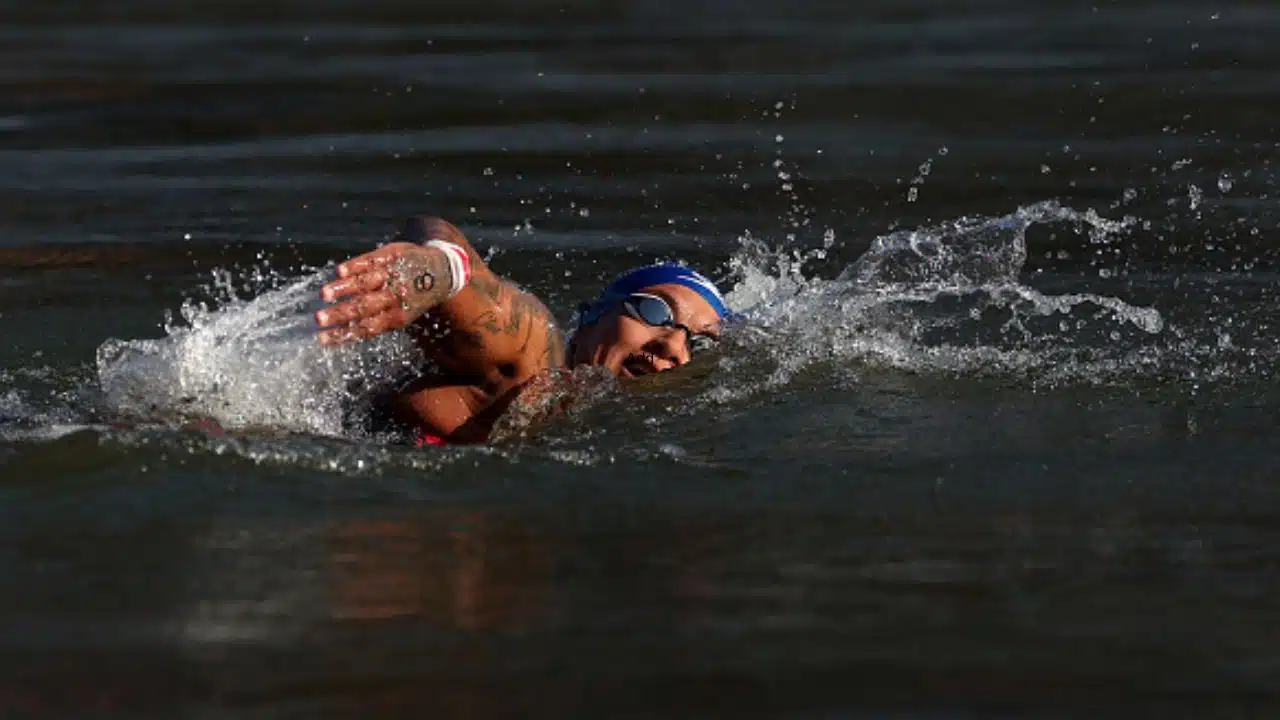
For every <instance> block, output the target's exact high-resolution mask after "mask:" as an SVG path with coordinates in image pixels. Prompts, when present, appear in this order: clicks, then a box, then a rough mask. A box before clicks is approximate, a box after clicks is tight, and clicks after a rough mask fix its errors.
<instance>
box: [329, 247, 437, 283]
mask: <svg viewBox="0 0 1280 720" xmlns="http://www.w3.org/2000/svg"><path fill="white" fill-rule="evenodd" d="M417 248H418V246H417V245H414V244H413V243H407V242H393V243H389V244H387V245H383V246H382V247H380V248H378V249H377V250H371V251H369V252H367V253H365V254H363V255H357V256H355V257H353V258H351V259H350V260H348V261H346V262H344V263H342V264H341V265H338V277H340V278H345V277H351V276H354V275H359V274H361V273H366V272H369V271H370V270H377V269H380V268H385V267H386V266H388V265H390V264H392V263H394V262H395V261H396V260H398V259H400V256H401V255H403V254H404V252H405V250H413V249H417Z"/></svg>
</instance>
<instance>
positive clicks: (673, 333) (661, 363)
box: [645, 328, 689, 371]
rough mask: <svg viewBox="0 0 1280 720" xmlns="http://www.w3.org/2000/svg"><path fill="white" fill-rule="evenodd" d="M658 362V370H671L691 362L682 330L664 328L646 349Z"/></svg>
mask: <svg viewBox="0 0 1280 720" xmlns="http://www.w3.org/2000/svg"><path fill="white" fill-rule="evenodd" d="M645 349H646V350H648V351H649V352H650V353H652V354H653V355H654V357H655V358H656V359H657V360H658V370H659V371H662V370H670V369H671V368H677V367H680V366H681V365H683V364H685V363H687V362H689V345H688V343H686V342H685V332H684V330H681V329H680V328H664V329H663V331H662V332H661V333H660V334H659V335H658V336H657V337H655V338H654V339H653V340H651V341H650V342H649V343H648V347H646V348H645Z"/></svg>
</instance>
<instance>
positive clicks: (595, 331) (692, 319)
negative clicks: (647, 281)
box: [573, 284, 720, 378]
mask: <svg viewBox="0 0 1280 720" xmlns="http://www.w3.org/2000/svg"><path fill="white" fill-rule="evenodd" d="M642 292H643V293H645V294H648V295H654V296H656V297H659V298H662V299H663V300H665V301H666V303H667V305H669V306H670V307H671V310H672V312H673V314H674V315H675V321H676V323H678V324H680V325H684V326H685V327H687V328H689V329H690V330H691V331H692V332H693V333H694V334H695V335H706V336H709V337H713V338H719V337H720V318H719V317H718V316H717V315H716V312H715V310H713V309H712V308H711V305H710V304H709V303H707V301H706V300H703V299H702V296H700V295H698V293H696V292H694V291H693V290H691V289H689V288H687V287H685V286H683V285H674V284H670V285H654V286H652V287H647V288H645V289H644V290H643V291H642ZM574 346H575V350H574V356H573V363H574V364H575V365H581V364H587V365H603V366H605V367H607V368H609V370H610V372H612V373H613V374H614V375H617V376H618V377H621V378H632V377H639V376H641V375H651V374H653V373H659V372H663V371H665V370H671V369H673V368H677V367H680V366H681V365H683V364H685V363H687V362H689V341H688V336H687V335H686V334H685V331H684V330H683V329H681V328H677V327H654V326H652V325H649V324H648V323H645V322H643V321H642V320H639V319H636V318H634V317H632V316H631V315H629V314H627V313H626V312H624V311H623V310H622V308H621V307H617V308H614V309H612V310H610V311H609V312H607V313H605V315H604V316H603V317H601V318H600V319H599V320H597V321H596V322H594V323H592V324H591V325H588V326H586V327H584V328H582V329H581V330H579V331H578V333H577V336H576V337H575V338H574Z"/></svg>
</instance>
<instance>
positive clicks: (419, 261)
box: [315, 242, 449, 345]
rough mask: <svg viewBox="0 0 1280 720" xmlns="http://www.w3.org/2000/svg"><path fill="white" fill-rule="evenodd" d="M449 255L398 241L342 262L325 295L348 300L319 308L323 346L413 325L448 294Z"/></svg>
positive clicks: (331, 299)
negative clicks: (335, 278) (336, 276)
mask: <svg viewBox="0 0 1280 720" xmlns="http://www.w3.org/2000/svg"><path fill="white" fill-rule="evenodd" d="M448 273H449V267H448V260H447V259H446V258H445V257H444V254H443V253H441V252H440V251H439V250H435V249H432V248H425V247H422V246H421V245H416V244H414V243H407V242H395V243H390V244H388V245H384V246H382V247H380V248H378V249H377V250H374V251H372V252H367V253H365V254H363V255H359V256H357V257H354V258H352V259H350V260H348V261H346V262H344V263H342V264H341V265H339V266H338V279H337V280H334V281H333V282H330V283H328V284H326V285H325V286H324V287H322V288H321V289H320V298H321V299H322V300H324V301H325V302H327V303H332V302H334V301H335V300H339V299H341V298H347V299H346V300H345V301H343V302H340V303H338V304H336V305H332V306H330V307H327V308H325V309H323V310H320V311H319V312H317V313H316V315H315V318H316V324H317V325H319V326H320V328H321V330H320V333H319V338H320V344H321V345H341V344H343V343H348V342H353V341H356V340H363V339H366V338H371V337H374V336H376V335H380V334H382V333H385V332H390V331H392V330H399V329H401V328H403V327H406V326H408V325H409V324H410V323H412V322H413V321H415V320H417V319H418V318H419V317H421V316H422V314H423V313H425V312H427V311H428V310H431V309H432V308H433V307H435V306H436V305H438V304H439V303H440V302H441V301H442V300H444V299H446V298H447V297H448V289H449V274H448Z"/></svg>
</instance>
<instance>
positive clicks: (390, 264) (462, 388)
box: [315, 217, 731, 445]
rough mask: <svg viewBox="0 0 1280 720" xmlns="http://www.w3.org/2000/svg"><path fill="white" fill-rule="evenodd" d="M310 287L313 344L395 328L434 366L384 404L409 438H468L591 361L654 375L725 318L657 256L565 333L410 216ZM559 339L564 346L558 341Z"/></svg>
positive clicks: (446, 231) (704, 291) (440, 226)
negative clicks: (316, 288) (315, 289)
mask: <svg viewBox="0 0 1280 720" xmlns="http://www.w3.org/2000/svg"><path fill="white" fill-rule="evenodd" d="M337 275H338V277H337V279H335V280H333V281H332V282H330V283H328V284H326V285H325V286H324V287H323V288H321V291H320V296H321V299H322V300H323V301H324V302H325V303H328V304H329V305H328V306H327V307H325V308H323V309H321V310H319V311H318V312H316V315H315V320H316V324H317V325H318V326H319V331H318V338H319V342H320V343H321V344H323V345H341V344H344V343H349V342H356V341H359V340H364V339H367V338H371V337H374V336H377V335H380V334H382V333H386V332H392V331H396V330H405V331H407V332H408V333H409V334H410V335H411V337H413V339H414V341H415V343H416V344H417V345H418V346H419V347H420V348H421V349H422V351H423V352H424V354H425V355H426V357H427V358H429V359H430V360H432V361H434V363H435V364H436V365H437V366H438V367H439V368H440V372H438V373H432V374H429V375H424V376H422V377H419V378H416V379H414V380H413V381H412V382H410V383H409V384H408V385H407V386H406V387H405V388H403V390H402V391H400V392H399V393H398V394H397V395H396V396H395V397H394V398H392V400H391V403H390V412H391V414H392V415H393V416H394V418H395V420H396V421H397V422H398V423H400V424H402V425H404V426H407V427H409V428H411V429H412V431H413V432H414V434H415V436H416V437H417V439H418V444H419V445H422V444H433V445H434V444H444V443H474V442H484V441H486V440H488V439H489V438H490V433H491V432H492V430H493V428H494V424H495V422H497V420H498V418H499V417H501V416H502V415H503V413H504V412H505V411H506V410H507V409H508V408H509V407H511V405H512V403H513V402H518V401H521V400H520V398H521V396H522V395H524V394H527V393H529V392H530V391H536V390H537V389H538V387H539V385H540V383H541V382H542V381H545V380H547V379H548V378H550V377H551V376H552V375H553V374H554V373H555V371H557V370H559V369H565V368H573V367H577V366H580V365H598V366H603V367H604V368H607V369H608V370H609V371H610V372H612V373H613V374H614V375H615V376H617V377H620V378H624V379H627V378H635V377H639V376H643V375H649V374H653V373H660V372H665V371H667V370H671V369H674V368H677V367H680V366H681V365H684V364H685V363H687V362H689V359H690V358H691V357H692V356H693V355H694V354H695V353H696V352H698V351H699V350H700V349H702V348H704V347H706V346H709V345H712V344H714V343H716V342H717V341H719V339H720V332H721V329H722V326H723V324H724V322H725V321H726V320H728V319H730V317H731V312H730V311H729V309H728V308H727V307H726V305H725V302H724V298H723V297H722V296H721V294H720V291H719V290H718V289H716V286H715V284H714V283H712V282H711V281H710V280H708V279H707V278H706V277H704V276H702V275H700V274H698V273H697V272H694V271H693V270H690V269H688V268H686V267H683V266H680V265H675V264H659V265H650V266H646V267H641V268H636V269H634V270H631V271H628V272H625V273H623V274H622V275H619V276H618V277H617V278H615V279H614V280H613V282H611V283H610V284H609V285H608V287H606V288H605V289H604V291H603V292H602V293H601V294H600V296H599V297H598V298H597V299H596V300H595V301H594V302H592V303H589V304H585V305H583V306H582V307H581V308H580V312H579V318H578V325H577V327H576V328H574V329H573V331H572V333H570V334H569V336H568V337H567V338H566V335H565V333H563V332H562V330H561V329H560V328H559V326H558V325H557V324H556V321H555V318H554V317H553V316H552V315H551V313H550V311H548V310H547V308H546V306H545V305H544V304H543V303H542V302H541V301H540V300H538V298H536V297H534V296H533V295H531V294H529V293H527V292H525V291H523V290H521V289H519V288H517V287H516V286H515V285H513V284H511V283H509V282H507V281H505V280H503V279H502V278H500V277H498V276H497V275H495V274H494V273H493V272H492V271H491V270H490V269H489V268H488V267H487V266H486V265H485V263H484V261H483V260H481V259H480V256H479V255H478V254H477V253H476V251H475V249H474V248H472V247H471V244H470V243H469V242H468V241H467V239H466V238H465V237H464V236H463V234H462V232H461V231H459V230H458V228H456V227H454V226H453V225H452V224H450V223H448V222H446V221H444V220H441V219H439V218H431V217H413V218H410V219H409V220H408V221H407V222H406V223H405V224H404V227H403V228H402V229H401V231H400V232H399V233H398V234H397V235H396V236H395V237H394V238H393V241H392V242H391V243H389V244H387V245H384V246H382V247H379V248H378V249H376V250H373V251H371V252H368V253H364V254H363V255H359V256H357V257H354V258H352V259H350V260H347V261H346V262H344V263H342V264H340V265H339V266H338V268H337ZM566 340H567V342H566Z"/></svg>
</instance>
